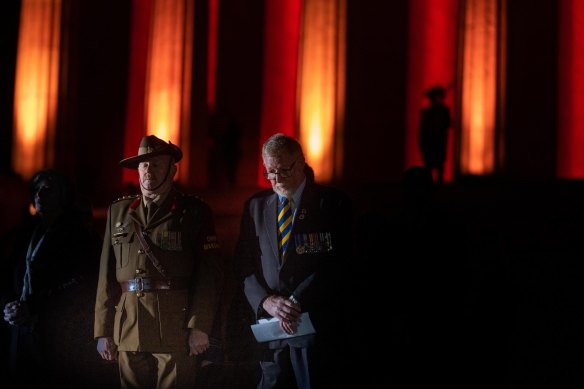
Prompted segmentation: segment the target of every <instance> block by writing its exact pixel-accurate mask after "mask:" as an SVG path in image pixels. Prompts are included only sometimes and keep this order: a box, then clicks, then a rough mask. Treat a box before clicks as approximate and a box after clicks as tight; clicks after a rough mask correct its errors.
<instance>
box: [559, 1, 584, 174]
mask: <svg viewBox="0 0 584 389" xmlns="http://www.w3.org/2000/svg"><path fill="white" fill-rule="evenodd" d="M558 5H559V23H558V26H559V61H558V64H559V66H558V68H559V72H558V153H557V155H558V157H557V159H558V162H557V163H558V165H557V166H558V171H557V175H558V177H560V178H575V179H581V178H584V152H582V146H583V145H584V2H583V1H581V0H561V1H560V2H559V3H558Z"/></svg>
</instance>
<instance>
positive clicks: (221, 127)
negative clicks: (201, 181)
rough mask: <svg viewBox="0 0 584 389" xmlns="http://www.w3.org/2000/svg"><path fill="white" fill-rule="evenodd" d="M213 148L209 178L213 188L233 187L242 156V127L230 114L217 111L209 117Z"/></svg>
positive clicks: (210, 154) (211, 149) (210, 153)
mask: <svg viewBox="0 0 584 389" xmlns="http://www.w3.org/2000/svg"><path fill="white" fill-rule="evenodd" d="M209 133H210V137H211V148H210V152H209V168H210V171H209V175H210V177H209V180H210V184H211V187H213V188H218V189H222V188H227V189H229V188H233V187H234V186H235V185H236V184H237V166H238V163H239V160H240V158H241V146H240V142H241V128H240V126H239V124H238V123H237V121H236V120H235V118H233V117H232V116H231V115H229V114H223V113H215V114H213V115H211V117H210V119H209Z"/></svg>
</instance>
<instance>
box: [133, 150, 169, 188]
mask: <svg viewBox="0 0 584 389" xmlns="http://www.w3.org/2000/svg"><path fill="white" fill-rule="evenodd" d="M171 163H172V158H171V157H170V156H168V155H158V156H156V157H152V158H149V159H147V160H145V161H142V162H140V164H139V165H138V174H139V175H140V187H141V188H142V190H145V191H150V192H162V191H163V190H164V189H166V188H167V186H169V185H170V184H172V178H173V177H174V169H173V166H170V165H171ZM169 166H170V171H169Z"/></svg>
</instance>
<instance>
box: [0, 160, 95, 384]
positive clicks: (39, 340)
mask: <svg viewBox="0 0 584 389" xmlns="http://www.w3.org/2000/svg"><path fill="white" fill-rule="evenodd" d="M30 194H31V200H32V203H33V205H34V213H33V215H32V216H31V217H29V218H27V219H25V220H24V222H23V223H22V224H21V225H20V226H19V227H17V228H16V229H15V230H13V231H11V232H10V233H8V234H6V235H5V236H4V237H3V247H4V248H5V249H4V251H3V254H4V256H5V258H3V260H5V261H8V262H9V263H12V265H13V268H14V272H13V276H14V279H13V285H14V287H13V289H12V290H11V291H10V292H8V293H6V295H5V296H3V299H4V301H3V307H4V320H5V322H6V323H7V324H8V325H10V332H11V339H10V386H9V387H15V388H20V387H22V388H31V387H50V388H53V387H63V385H65V384H66V385H73V386H75V385H83V386H85V387H87V386H88V385H87V384H85V381H86V380H87V375H89V374H90V373H91V372H90V370H89V369H90V368H91V367H90V366H91V365H92V361H91V357H93V359H94V360H95V361H97V359H96V358H95V356H94V355H93V353H92V351H91V289H92V287H93V285H94V281H92V278H91V277H92V276H91V275H92V274H94V273H95V270H96V267H97V263H98V262H97V259H98V257H99V247H100V245H101V239H100V237H99V234H97V233H96V232H95V231H94V230H93V228H92V226H93V224H92V217H91V209H89V208H86V209H81V208H79V207H77V206H76V202H75V200H76V197H75V193H74V190H73V187H72V185H71V184H70V182H69V180H68V179H67V177H65V176H64V175H63V174H61V173H59V172H58V171H56V170H52V169H47V170H42V171H39V172H37V173H36V174H35V175H34V176H33V177H32V179H31V181H30ZM6 247H9V249H6ZM94 267H95V268H94ZM88 308H89V309H88ZM84 377H85V378H84ZM89 381H91V380H89Z"/></svg>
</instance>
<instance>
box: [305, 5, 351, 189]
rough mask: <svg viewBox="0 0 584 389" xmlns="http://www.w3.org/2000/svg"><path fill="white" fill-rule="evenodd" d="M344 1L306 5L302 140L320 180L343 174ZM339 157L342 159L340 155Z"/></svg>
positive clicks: (326, 180)
mask: <svg viewBox="0 0 584 389" xmlns="http://www.w3.org/2000/svg"><path fill="white" fill-rule="evenodd" d="M345 9H346V2H345V0H307V1H305V4H304V14H303V16H304V19H303V23H304V24H303V39H302V45H301V56H300V57H301V63H300V85H299V99H300V102H299V109H300V141H301V143H302V145H303V147H304V149H305V152H306V159H307V162H308V164H310V165H311V166H312V167H313V169H314V172H315V176H316V177H317V178H318V180H320V181H323V182H329V181H331V180H332V179H333V178H335V174H337V175H338V171H339V167H338V166H335V163H336V161H339V160H341V159H342V158H339V156H338V153H339V152H340V151H341V150H339V149H340V148H339V147H338V145H337V144H336V142H338V141H337V139H339V138H340V137H338V136H336V132H337V131H340V128H341V127H342V124H341V123H339V117H338V116H336V115H337V112H339V111H342V110H344V100H343V98H340V97H342V96H344V83H343V82H342V81H340V80H343V79H344V76H345V75H344V69H345V67H344V62H345V57H344V46H345V40H344V37H345V35H344V31H345V12H344V11H345ZM335 154H337V155H335Z"/></svg>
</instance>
